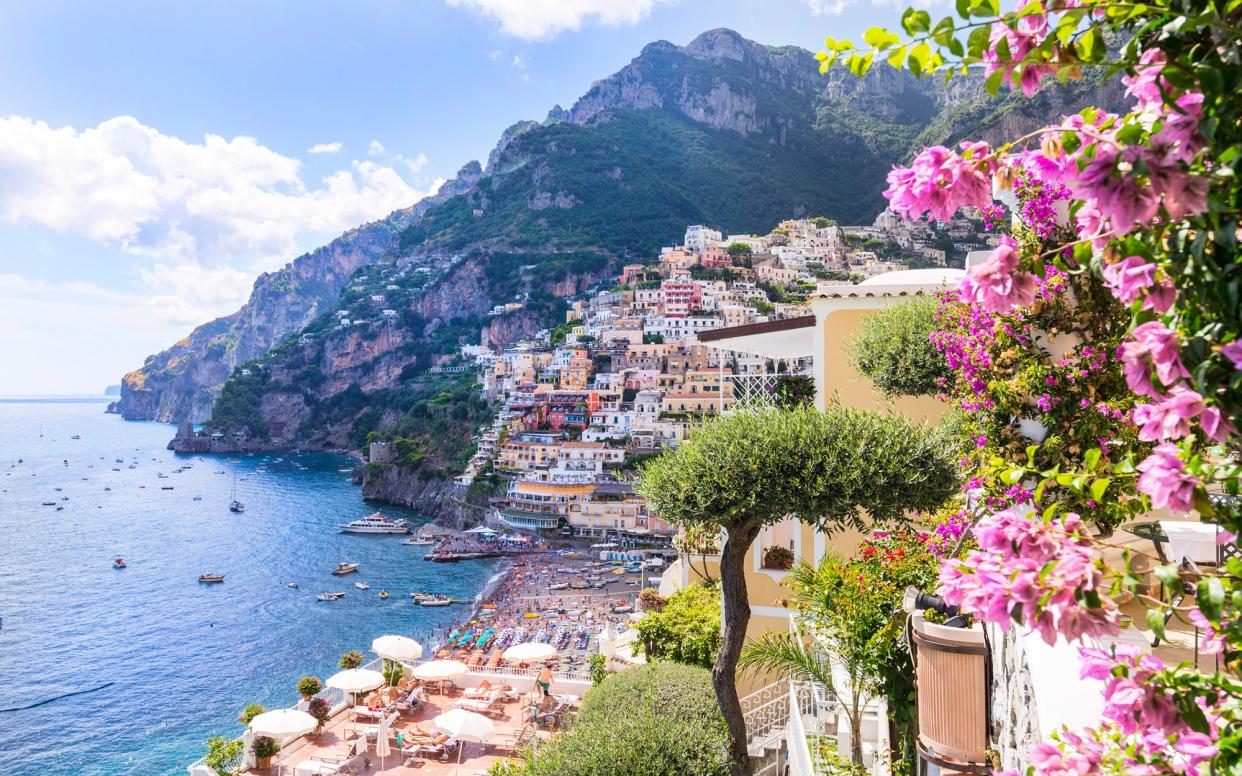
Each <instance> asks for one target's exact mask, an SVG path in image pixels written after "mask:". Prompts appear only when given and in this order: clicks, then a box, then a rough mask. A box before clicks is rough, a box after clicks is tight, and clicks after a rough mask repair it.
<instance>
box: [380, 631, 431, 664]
mask: <svg viewBox="0 0 1242 776" xmlns="http://www.w3.org/2000/svg"><path fill="white" fill-rule="evenodd" d="M371 651H372V652H374V653H375V654H377V655H379V656H380V657H382V658H387V659H388V660H397V661H404V660H418V659H419V658H420V657H422V656H423V645H422V644H419V643H418V642H417V641H415V640H414V639H411V638H408V637H406V636H380V637H379V638H378V639H376V640H375V641H372V642H371Z"/></svg>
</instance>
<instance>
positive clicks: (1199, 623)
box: [1186, 606, 1225, 655]
mask: <svg viewBox="0 0 1242 776" xmlns="http://www.w3.org/2000/svg"><path fill="white" fill-rule="evenodd" d="M1186 619H1188V620H1190V624H1191V625H1193V626H1195V627H1196V628H1198V629H1199V630H1201V631H1203V641H1202V642H1201V643H1200V645H1199V648H1200V649H1201V650H1203V652H1204V654H1207V655H1219V654H1221V653H1222V652H1224V651H1225V637H1224V636H1222V635H1221V634H1220V633H1219V632H1218V631H1217V630H1216V628H1215V627H1214V626H1213V625H1212V622H1211V620H1209V619H1208V618H1207V616H1206V615H1204V614H1203V612H1202V611H1200V610H1199V607H1197V606H1196V607H1195V608H1193V609H1191V610H1190V611H1189V612H1188V613H1187V614H1186Z"/></svg>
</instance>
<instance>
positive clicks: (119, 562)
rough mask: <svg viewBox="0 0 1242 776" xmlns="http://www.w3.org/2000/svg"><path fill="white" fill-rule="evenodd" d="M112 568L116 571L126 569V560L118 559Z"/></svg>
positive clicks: (113, 562)
mask: <svg viewBox="0 0 1242 776" xmlns="http://www.w3.org/2000/svg"><path fill="white" fill-rule="evenodd" d="M112 568H114V569H123V568H125V559H124V558H117V559H116V560H114V561H112Z"/></svg>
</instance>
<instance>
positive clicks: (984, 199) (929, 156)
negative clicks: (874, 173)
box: [884, 143, 995, 221]
mask: <svg viewBox="0 0 1242 776" xmlns="http://www.w3.org/2000/svg"><path fill="white" fill-rule="evenodd" d="M961 149H962V153H960V154H959V153H957V152H955V151H953V150H951V149H948V148H945V147H944V146H932V147H930V148H924V149H923V150H922V151H921V152H919V155H918V156H916V157H915V158H914V162H913V163H912V164H911V165H910V166H909V167H894V168H893V169H892V170H891V171H890V172H889V174H888V189H887V190H885V192H884V196H885V197H886V198H888V201H889V207H890V208H891V209H892V210H893V212H894V213H897V214H899V215H903V216H905V217H906V218H910V219H915V218H918V217H920V216H921V215H923V214H924V213H930V214H931V217H932V218H934V219H936V220H938V221H948V220H950V219H952V218H953V215H954V214H955V213H956V212H957V210H958V208H960V207H962V206H963V205H971V206H974V207H986V206H988V205H991V204H992V182H991V177H990V176H991V174H992V170H993V169H994V167H995V162H994V160H992V159H991V158H990V155H991V152H992V151H991V148H990V147H989V146H988V144H987V143H962V145H961Z"/></svg>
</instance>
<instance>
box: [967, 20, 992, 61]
mask: <svg viewBox="0 0 1242 776" xmlns="http://www.w3.org/2000/svg"><path fill="white" fill-rule="evenodd" d="M990 36H991V33H990V31H989V30H988V28H987V27H976V28H975V29H974V30H972V31H971V33H970V35H969V36H968V37H967V38H966V52H967V53H968V54H970V55H971V56H972V57H975V58H979V57H982V56H983V52H984V51H986V50H987V48H988V45H989V40H990Z"/></svg>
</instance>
